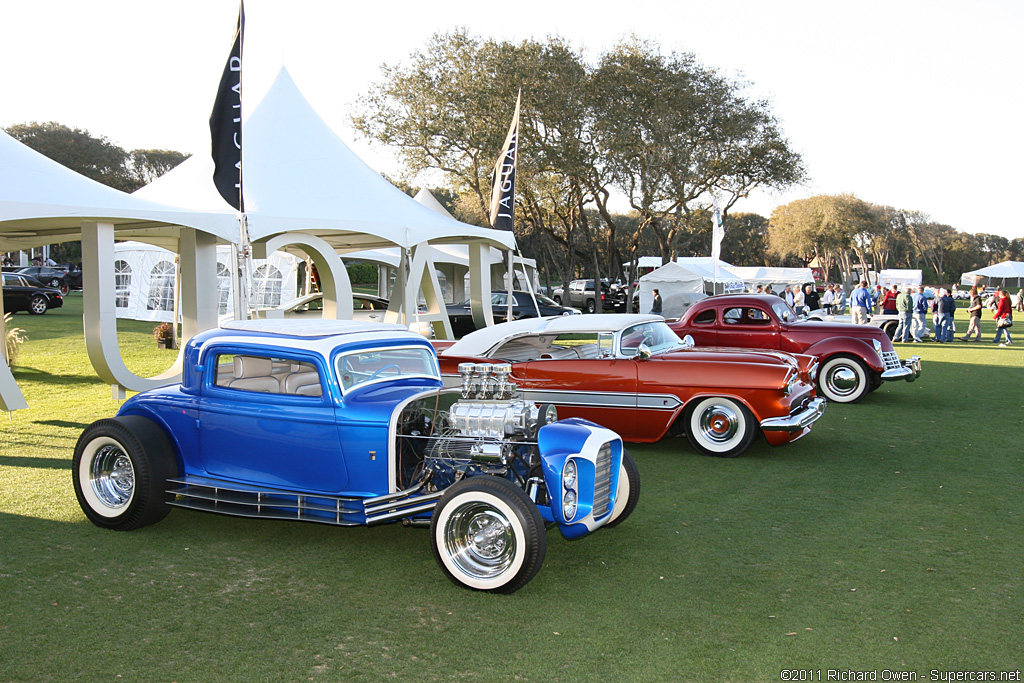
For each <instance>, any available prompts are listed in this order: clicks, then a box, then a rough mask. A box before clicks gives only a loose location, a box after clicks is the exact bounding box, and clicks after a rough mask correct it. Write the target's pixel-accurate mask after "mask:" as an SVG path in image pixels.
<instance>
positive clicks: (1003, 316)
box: [992, 289, 1013, 346]
mask: <svg viewBox="0 0 1024 683" xmlns="http://www.w3.org/2000/svg"><path fill="white" fill-rule="evenodd" d="M1012 311H1013V309H1012V307H1011V306H1010V295H1009V294H1007V293H1006V290H1005V289H1000V290H999V291H998V292H997V293H996V312H995V315H994V316H992V317H993V318H995V321H996V338H995V339H993V340H992V343H993V344H998V343H999V339H1000V338H1001V337H1002V336H1003V333H1004V332H1005V333H1006V343H1005V344H999V345H1000V346H1009V345H1010V344H1012V343H1013V340H1012V339H1010V327H1009V325H1011V324H1012V323H1013V313H1012Z"/></svg>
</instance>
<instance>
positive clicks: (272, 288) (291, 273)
mask: <svg viewBox="0 0 1024 683" xmlns="http://www.w3.org/2000/svg"><path fill="white" fill-rule="evenodd" d="M176 260H177V255H176V254H175V253H174V252H171V251H167V250H166V249H161V248H160V247H155V246H153V245H151V244H143V243H142V242H118V243H117V244H115V245H114V296H115V299H114V312H115V313H116V315H117V317H118V318H126V319H129V320H153V321H158V322H171V321H172V320H173V319H174V291H175V276H176V275H177V270H176V269H177V266H176ZM230 263H231V247H230V246H228V245H222V246H219V247H217V315H218V316H220V317H224V316H231V315H232V314H233V313H234V311H233V305H232V298H233V297H232V296H231V286H232V283H231V273H230V270H229V268H230ZM297 273H298V260H297V259H296V258H295V257H294V256H292V255H291V254H285V253H282V252H279V251H275V252H274V253H273V254H271V255H270V258H269V259H266V260H255V261H254V262H253V278H252V279H253V283H252V284H253V289H254V298H255V305H256V306H257V307H263V306H280V305H281V303H282V302H284V301H288V300H290V299H294V298H295V296H296V282H297V279H296V275H297Z"/></svg>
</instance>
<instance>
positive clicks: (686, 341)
mask: <svg viewBox="0 0 1024 683" xmlns="http://www.w3.org/2000/svg"><path fill="white" fill-rule="evenodd" d="M696 345H697V342H695V341H693V337H691V336H690V335H686V336H685V337H683V348H684V349H692V348H693V347H694V346H696Z"/></svg>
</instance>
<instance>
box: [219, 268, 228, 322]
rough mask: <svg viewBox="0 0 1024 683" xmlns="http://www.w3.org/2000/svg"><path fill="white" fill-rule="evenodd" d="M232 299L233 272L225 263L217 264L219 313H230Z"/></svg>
mask: <svg viewBox="0 0 1024 683" xmlns="http://www.w3.org/2000/svg"><path fill="white" fill-rule="evenodd" d="M230 297H231V271H230V270H228V267H227V266H225V265H224V264H223V263H218V264H217V313H218V314H219V315H224V314H225V313H227V312H228V299H229V298H230Z"/></svg>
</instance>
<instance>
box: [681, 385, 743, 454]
mask: <svg viewBox="0 0 1024 683" xmlns="http://www.w3.org/2000/svg"><path fill="white" fill-rule="evenodd" d="M756 428H757V425H756V423H755V422H754V416H753V415H751V414H750V411H749V410H748V409H747V407H746V406H745V405H743V404H742V403H740V402H739V401H736V400H735V399H731V398H725V397H724V396H712V397H710V398H705V399H701V400H699V401H695V402H694V403H693V404H692V405H690V406H689V407H688V408H687V410H686V438H687V439H689V440H690V445H692V446H693V447H694V448H695V449H696V450H697V451H698V452H699V453H701V454H703V455H711V456H714V457H717V458H735V457H736V456H738V455H741V454H742V453H743V452H744V451H745V450H747V449H748V448H750V444H751V443H753V442H754V437H755V436H756V435H757V431H756Z"/></svg>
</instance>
